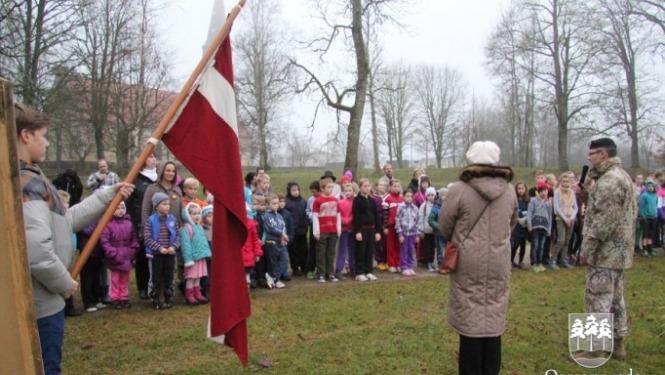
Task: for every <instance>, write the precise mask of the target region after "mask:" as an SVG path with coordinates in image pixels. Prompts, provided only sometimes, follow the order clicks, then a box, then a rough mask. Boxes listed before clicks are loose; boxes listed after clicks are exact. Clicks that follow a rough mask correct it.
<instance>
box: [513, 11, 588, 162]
mask: <svg viewBox="0 0 665 375" xmlns="http://www.w3.org/2000/svg"><path fill="white" fill-rule="evenodd" d="M584 7H585V4H584V3H583V2H580V1H578V0H523V1H522V4H521V9H523V10H525V11H527V12H530V13H531V14H532V16H533V17H535V21H536V22H535V24H534V28H535V30H536V33H535V34H533V35H526V36H527V37H528V39H527V44H526V48H527V49H529V50H530V51H533V52H534V53H535V54H537V55H538V56H540V57H541V58H542V59H543V64H536V65H535V66H534V74H535V76H536V78H538V80H539V81H540V82H542V83H543V84H544V85H545V86H546V87H547V89H546V92H547V94H548V95H549V96H550V98H551V99H550V100H548V102H549V103H550V105H551V106H552V107H553V108H554V113H555V115H556V118H557V138H558V139H557V153H558V162H557V164H558V167H559V169H562V170H566V169H568V135H569V134H568V123H569V122H570V121H571V119H573V118H574V117H575V116H576V115H578V114H579V113H580V112H582V111H584V110H585V109H587V108H588V107H589V106H590V105H591V103H590V102H589V101H587V100H585V96H586V95H588V93H589V90H588V89H587V87H588V83H587V82H586V81H585V80H584V78H585V76H584V74H585V73H587V70H588V67H589V64H590V62H591V61H592V60H593V58H594V57H595V54H596V51H595V46H593V45H592V44H591V43H588V37H587V36H588V33H589V30H588V28H587V27H586V25H585V22H586V20H585V19H584V18H583V17H580V16H581V15H583V14H585V13H584V12H582V9H583V8H584Z"/></svg>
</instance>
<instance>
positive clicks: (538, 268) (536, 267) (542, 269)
mask: <svg viewBox="0 0 665 375" xmlns="http://www.w3.org/2000/svg"><path fill="white" fill-rule="evenodd" d="M554 266H555V267H556V264H555V265H554ZM558 268H559V267H556V268H553V269H558ZM531 271H533V272H545V266H543V265H542V264H536V265H534V266H531Z"/></svg>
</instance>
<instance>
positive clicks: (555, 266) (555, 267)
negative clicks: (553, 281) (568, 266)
mask: <svg viewBox="0 0 665 375" xmlns="http://www.w3.org/2000/svg"><path fill="white" fill-rule="evenodd" d="M541 267H542V266H541ZM548 267H549V268H550V269H551V270H558V269H559V266H557V265H556V263H554V262H551V263H550V264H549V266H548ZM543 268H545V267H543Z"/></svg>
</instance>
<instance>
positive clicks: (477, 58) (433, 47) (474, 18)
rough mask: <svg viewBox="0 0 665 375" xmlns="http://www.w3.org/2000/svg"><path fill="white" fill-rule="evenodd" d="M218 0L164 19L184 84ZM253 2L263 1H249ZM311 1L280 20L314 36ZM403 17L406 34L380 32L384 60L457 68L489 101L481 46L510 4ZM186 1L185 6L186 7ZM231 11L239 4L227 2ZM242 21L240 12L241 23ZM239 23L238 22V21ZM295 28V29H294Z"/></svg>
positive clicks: (432, 4)
mask: <svg viewBox="0 0 665 375" xmlns="http://www.w3.org/2000/svg"><path fill="white" fill-rule="evenodd" d="M214 1H220V0H187V1H186V2H180V1H178V2H173V4H172V5H170V6H169V7H168V8H167V9H166V10H165V11H164V16H163V17H162V18H161V25H160V26H161V27H163V28H164V29H165V31H166V33H165V40H166V41H167V43H168V44H169V47H171V48H172V49H173V50H174V52H175V54H174V56H173V62H174V65H175V68H176V70H175V73H176V75H177V76H178V77H180V79H181V80H182V82H184V81H185V79H186V77H187V76H188V75H189V73H190V72H191V71H192V70H193V68H194V67H195V66H196V64H197V63H198V61H199V59H200V58H201V54H202V49H201V46H202V45H203V44H204V42H205V39H206V37H207V35H208V26H209V24H210V14H211V12H212V8H213V2H214ZM250 1H253V2H255V3H257V2H260V1H261V0H248V2H250ZM310 2H311V1H310V0H288V1H286V0H285V1H281V2H280V3H281V7H282V15H281V18H282V19H283V21H284V22H285V23H286V25H287V27H292V28H293V27H299V28H300V30H299V34H298V35H301V34H302V35H307V33H308V32H311V31H310V30H311V29H310V28H309V27H308V25H309V24H310V23H311V21H312V20H311V14H310V13H311V8H310V5H309V4H310ZM413 2H414V3H416V5H413V6H412V7H411V8H409V9H408V10H407V12H406V13H405V14H404V15H396V18H398V19H400V20H401V22H403V24H405V25H406V26H407V27H408V30H407V31H405V30H398V29H395V28H389V29H387V30H385V31H384V32H383V33H382V34H381V36H380V37H381V39H382V44H383V45H384V48H385V51H386V52H387V53H386V56H387V57H389V59H390V60H395V61H396V60H400V59H401V60H403V61H405V62H414V63H420V62H425V63H434V64H436V65H441V66H443V65H448V66H451V67H454V68H457V69H459V70H460V71H462V72H463V74H464V75H465V77H466V79H467V81H468V82H469V88H470V90H471V91H472V92H474V93H475V94H476V95H480V96H485V97H487V98H490V97H491V95H492V83H491V81H490V78H489V77H488V75H487V72H486V69H485V67H484V61H485V58H484V54H483V48H484V45H485V41H486V40H487V37H488V36H489V34H490V32H491V30H492V28H493V26H494V25H495V24H496V23H497V22H498V20H499V17H500V14H501V9H502V8H501V7H502V4H506V3H507V0H464V1H445V0H444V1H442V0H415V1H413ZM185 3H186V5H184V4H185ZM224 3H225V5H226V11H227V12H228V11H229V10H230V9H231V8H232V7H233V5H235V4H236V2H235V1H228V0H227V1H225V2H224ZM242 17H243V13H242V12H241V13H240V16H239V19H241V18H242ZM236 22H238V21H236ZM294 25H295V26H294ZM313 112H314V109H313V107H312V108H311V109H304V110H302V111H299V113H298V115H297V118H295V119H292V120H290V121H291V122H292V123H296V124H297V125H302V126H303V127H304V126H305V125H306V124H308V123H309V122H311V119H312V116H313ZM329 116H330V118H331V119H330V120H329V121H326V120H325V119H323V120H322V121H320V122H317V124H321V125H320V126H319V125H317V129H316V130H315V135H314V137H315V138H316V139H319V140H321V139H325V132H326V130H327V129H326V128H327V127H329V126H330V124H334V116H333V115H332V113H330V114H329Z"/></svg>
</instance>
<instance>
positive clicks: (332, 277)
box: [328, 275, 339, 283]
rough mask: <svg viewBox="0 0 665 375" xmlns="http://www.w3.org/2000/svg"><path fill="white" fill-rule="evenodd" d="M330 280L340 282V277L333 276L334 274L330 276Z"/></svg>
mask: <svg viewBox="0 0 665 375" xmlns="http://www.w3.org/2000/svg"><path fill="white" fill-rule="evenodd" d="M328 280H330V281H331V282H333V283H336V282H338V281H339V279H338V278H336V277H335V276H333V275H330V277H328Z"/></svg>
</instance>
